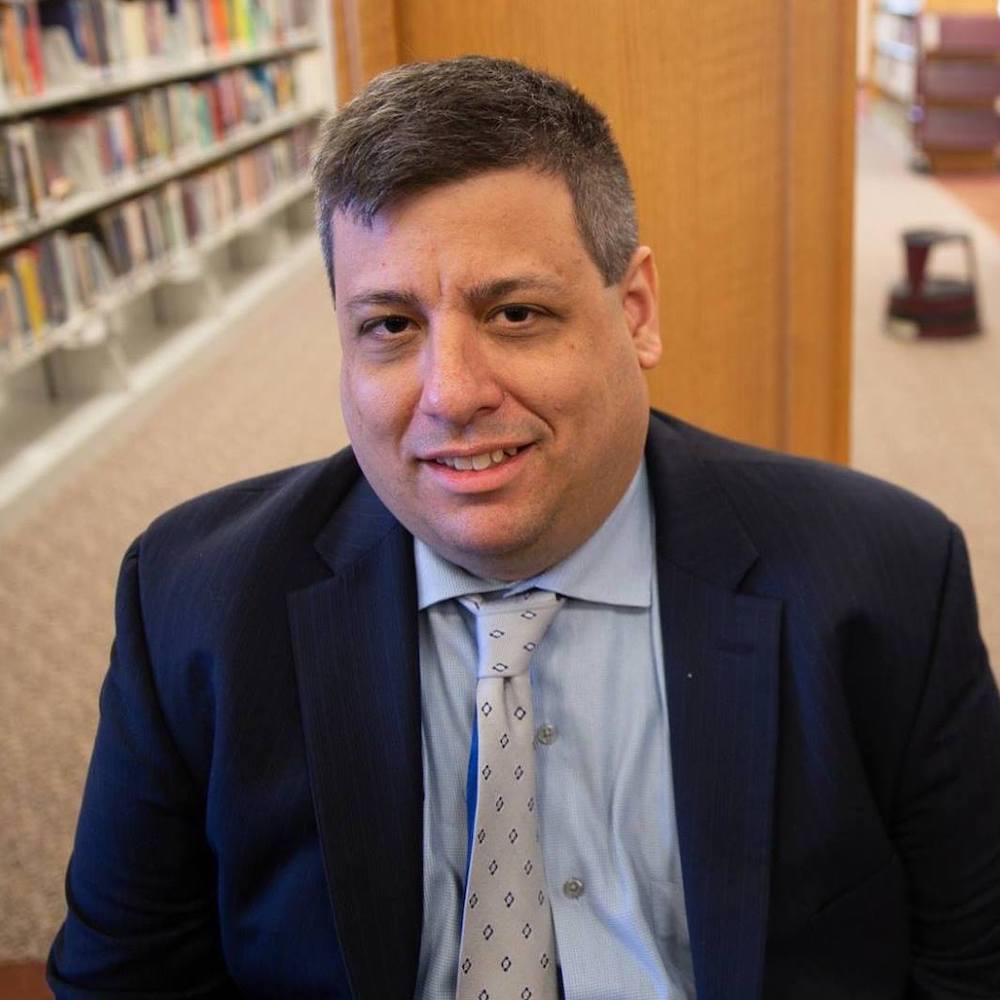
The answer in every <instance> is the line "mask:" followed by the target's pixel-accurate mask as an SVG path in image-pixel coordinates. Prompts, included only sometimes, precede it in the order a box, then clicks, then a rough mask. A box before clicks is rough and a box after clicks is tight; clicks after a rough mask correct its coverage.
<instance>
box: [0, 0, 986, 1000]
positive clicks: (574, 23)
mask: <svg viewBox="0 0 1000 1000" xmlns="http://www.w3.org/2000/svg"><path fill="white" fill-rule="evenodd" d="M466 52H480V53H486V54H494V55H503V56H511V57H515V58H519V59H522V60H524V61H526V62H528V63H530V64H532V65H536V66H539V67H542V68H545V69H548V70H549V71H551V72H554V73H556V74H558V75H561V76H563V77H565V78H567V79H569V80H570V81H571V82H573V83H574V84H575V85H576V86H577V87H579V88H580V89H581V90H583V91H584V92H585V93H586V94H587V95H588V96H590V97H591V98H592V99H594V100H595V101H596V102H597V103H598V104H599V105H600V106H601V107H602V108H603V109H604V110H605V111H606V112H607V113H608V115H609V118H610V120H611V122H612V125H613V127H614V130H615V133H616V135H617V136H618V138H619V141H620V143H621V146H622V149H623V151H624V153H625V156H626V159H627V161H628V164H629V168H630V171H631V173H632V176H633V180H634V184H635V189H636V195H637V199H638V204H639V217H640V222H641V226H642V238H643V240H644V242H647V243H649V244H651V245H652V246H653V247H654V249H655V251H656V255H657V260H658V262H659V268H660V277H661V286H662V292H663V296H662V299H663V301H662V310H663V322H664V327H665V333H666V352H665V358H664V361H663V363H662V365H661V366H660V368H659V369H658V370H657V371H656V372H654V373H652V375H651V377H650V385H651V389H652V393H653V398H654V401H655V404H656V405H657V406H659V407H661V408H664V409H667V410H670V411H672V412H674V413H676V414H678V415H680V416H682V417H684V418H686V419H688V420H692V421H694V422H696V423H700V424H702V425H704V426H706V427H709V428H711V429H713V430H716V431H718V432H721V433H724V434H728V435H730V436H733V437H736V438H740V439H742V440H746V441H749V442H753V443H756V444H761V445H765V446H768V447H772V448H778V449H782V450H787V451H791V452H795V453H798V454H802V455H808V456H812V457H815V458H820V459H824V460H828V461H835V462H841V463H845V464H849V465H851V466H854V467H856V468H858V469H861V470H863V471H865V472H869V473H872V474H874V475H877V476H881V477H883V478H887V479H890V480H892V481H894V482H897V483H899V484H900V485H902V486H904V487H906V488H908V489H911V490H913V491H915V492H917V493H919V494H921V495H923V496H925V497H926V498H927V499H929V500H930V501H931V502H932V503H935V504H937V505H938V506H940V507H941V508H942V509H943V510H944V511H945V512H946V513H947V514H948V515H949V516H950V517H952V518H953V519H954V520H955V521H957V522H958V523H959V524H960V525H961V526H962V528H963V529H964V531H965V533H966V536H967V538H968V541H969V546H970V551H971V554H972V559H973V571H974V574H975V577H976V581H977V586H978V590H979V596H980V612H981V619H982V628H983V634H984V637H985V640H986V642H987V646H988V647H989V648H990V649H991V650H992V653H993V661H994V664H995V665H996V664H998V663H1000V514H998V513H997V511H998V509H1000V508H998V504H997V501H996V497H997V496H998V495H1000V391H998V389H1000V344H998V340H1000V173H998V160H997V155H998V150H1000V124H998V123H1000V113H998V112H1000V104H998V99H1000V15H998V10H997V4H996V3H995V2H994V0H980V2H976V0H926V2H920V0H858V2H857V3H856V4H855V3H851V2H846V0H790V2H789V0H700V2H699V3H697V4H692V3H689V2H687V0H656V2H648V0H647V2H639V0H591V2H589V3H586V4H584V3H578V2H572V0H548V2H544V3H538V2H537V0H535V2H531V3H529V2H527V0H479V2H477V3H474V4H469V3H460V2H458V0H0V54H2V75H0V137H2V156H0V709H2V713H3V719H4V725H3V727H2V728H0V809H2V816H0V998H3V1000H14V998H28V997H43V996H47V995H48V993H47V991H46V989H45V987H44V985H43V977H42V971H41V970H42V962H43V961H44V956H45V954H46V951H47V949H48V945H49V943H50V941H51V938H52V936H53V934H54V933H55V931H56V929H57V927H58V924H59V922H60V921H61V919H62V916H63V913H64V901H63V897H62V880H63V874H64V871H65V866H66V862H67V859H68V856H69V851H70V847H71V843H72V835H73V829H74V826H75V820H76V812H77V808H78V806H79V799H80V793H81V790H82V783H83V779H84V776H85V773H86V767H87V761H88V758H89V753H90V748H91V744H92V741H93V736H94V730H95V725H96V720H97V696H98V691H99V687H100V683H101V679H102V677H103V674H104V671H105V669H106V666H107V658H108V650H109V646H110V643H111V640H112V636H113V617H112V613H113V597H114V584H115V577H116V573H117V566H118V562H119V560H120V558H121V555H122V553H123V552H124V550H125V548H126V547H127V545H128V544H129V542H130V541H131V540H132V538H133V537H135V535H137V534H138V533H139V532H141V531H142V530H143V528H144V527H145V525H146V524H147V523H148V522H149V521H150V519H151V518H153V517H154V516H155V515H156V514H157V513H158V512H160V511H162V510H163V509H165V508H166V507H168V506H171V505H172V504H174V503H177V502H178V501H180V500H182V499H184V498H186V497H189V496H192V495H194V494H196V493H199V492H202V491H204V490H207V489H210V488H212V487H214V486H217V485H221V484H222V483H225V482H228V481H231V480H234V479H238V478H242V477H245V476H250V475H253V474H256V473H259V472H263V471H266V470H269V469H275V468H279V467H283V466H287V465H291V464H295V463H298V462H303V461H308V460H310V459H314V458H317V457H320V456H323V455H325V454H328V453H329V452H331V451H333V450H335V449H337V448H339V447H341V446H342V445H344V444H345V443H346V434H345V432H344V428H343V425H342V423H341V418H340V413H339V405H338V390H337V366H338V347H337V338H336V328H335V321H334V315H333V310H332V306H331V303H330V300H329V294H328V291H327V288H326V284H325V278H324V275H323V271H322V264H321V260H320V254H319V248H318V244H317V242H316V238H315V236H314V234H313V232H312V229H311V218H312V216H311V213H312V208H311V203H310V192H309V181H308V176H307V168H308V160H309V151H310V147H311V144H312V142H313V139H314V136H315V129H316V124H317V121H318V120H320V119H321V118H322V116H323V115H325V114H327V113H329V112H330V111H331V110H332V109H334V108H335V107H336V106H337V105H338V103H343V102H344V101H345V100H347V99H349V98H350V96H351V95H352V94H353V93H356V92H357V90H358V89H359V88H360V87H361V86H363V85H364V83H365V82H366V81H367V80H368V79H370V78H371V77H372V76H373V75H374V74H375V73H377V72H379V71H381V70H383V69H386V68H388V67H390V66H392V65H396V64H397V63H400V62H408V61H412V60H415V59H433V58H441V57H446V56H452V55H458V54H462V53H466Z"/></svg>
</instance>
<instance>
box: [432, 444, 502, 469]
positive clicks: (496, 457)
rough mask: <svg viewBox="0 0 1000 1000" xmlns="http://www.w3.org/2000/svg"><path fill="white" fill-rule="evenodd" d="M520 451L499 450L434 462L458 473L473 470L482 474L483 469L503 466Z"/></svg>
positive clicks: (436, 459) (440, 459)
mask: <svg viewBox="0 0 1000 1000" xmlns="http://www.w3.org/2000/svg"><path fill="white" fill-rule="evenodd" d="M518 451H520V449H519V448H497V449H496V451H484V452H480V453H479V454H478V455H456V456H454V457H448V458H435V459H434V461H435V462H437V463H438V465H447V466H448V468H449V469H455V470H456V471H458V472H471V471H473V470H475V471H476V472H482V471H483V469H488V468H490V466H493V465H501V464H502V463H504V462H506V461H507V459H509V458H513V457H514V456H515V455H516V454H517V453H518Z"/></svg>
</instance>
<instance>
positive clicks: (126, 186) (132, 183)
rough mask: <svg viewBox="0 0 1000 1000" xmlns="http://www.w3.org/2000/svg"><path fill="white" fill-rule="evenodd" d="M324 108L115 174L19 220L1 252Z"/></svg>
mask: <svg viewBox="0 0 1000 1000" xmlns="http://www.w3.org/2000/svg"><path fill="white" fill-rule="evenodd" d="M326 110H327V109H326V107H325V106H324V105H314V106H312V107H307V108H290V109H288V110H286V111H279V112H278V113H277V114H275V115H272V116H271V117H270V118H267V119H265V120H264V121H263V122H260V123H259V124H257V125H244V126H241V127H240V128H238V129H235V130H234V131H233V132H232V134H230V135H229V136H227V137H226V138H225V139H223V140H221V141H220V142H216V143H213V144H212V145H211V146H209V147H208V148H207V149H198V150H195V151H193V152H191V153H187V154H182V155H180V156H177V157H176V158H174V159H170V160H167V161H166V162H164V163H161V164H159V165H157V166H154V167H151V168H149V169H145V170H140V171H136V172H134V173H133V174H132V176H130V177H127V178H125V179H118V178H116V179H115V181H114V182H113V183H112V184H109V185H108V186H107V187H106V188H103V189H102V190H99V191H82V192H80V193H79V194H77V195H74V196H73V197H71V198H67V199H66V200H65V201H63V202H56V203H55V204H54V205H52V206H51V207H50V208H48V210H47V211H46V212H45V214H44V216H43V217H42V218H39V219H35V220H33V221H32V222H29V223H27V224H22V225H20V226H18V227H17V229H15V230H14V231H12V232H8V233H6V234H4V235H0V253H2V252H3V251H5V250H9V249H11V248H13V247H16V246H18V245H19V244H21V243H27V242H29V241H30V240H33V239H36V238H37V237H38V236H41V235H43V234H44V233H47V232H51V231H52V230H53V229H59V228H60V227H61V226H65V225H66V223H68V222H72V221H73V220H74V219H79V218H82V217H83V216H85V215H92V214H93V213H94V212H97V211H99V210H100V209H102V208H107V207H108V206H109V205H114V204H116V203H117V202H120V201H126V200H127V199H129V198H133V197H135V196H136V195H139V194H142V193H143V192H145V191H149V190H151V189H152V188H155V187H159V186H160V185H161V184H165V183H166V182H167V181H170V180H173V179H174V178H176V177H182V176H184V175H185V174H190V173H193V172H194V171H196V170H199V169H201V168H202V167H207V166H210V165H211V164H213V163H216V162H220V161H222V160H225V159H228V158H229V157H231V156H233V155H234V154H236V153H240V152H242V151H243V150H245V149H249V148H250V147H251V146H255V145H257V144H258V143H260V142H263V141H265V140H267V139H270V138H272V137H274V136H276V135H280V134H281V133H282V132H287V131H289V130H290V129H292V128H294V127H295V126H296V125H299V124H302V123H303V122H307V121H310V120H312V119H315V118H318V117H319V116H321V115H322V114H324V113H325V112H326Z"/></svg>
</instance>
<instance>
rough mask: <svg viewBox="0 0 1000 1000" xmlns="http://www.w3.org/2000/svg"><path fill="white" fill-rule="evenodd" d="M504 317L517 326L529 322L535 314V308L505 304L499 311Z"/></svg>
mask: <svg viewBox="0 0 1000 1000" xmlns="http://www.w3.org/2000/svg"><path fill="white" fill-rule="evenodd" d="M498 315H500V316H502V317H503V319H504V320H505V321H506V322H508V323H512V324H514V325H515V326H516V325H519V324H521V323H527V322H528V320H530V319H531V318H532V317H533V316H534V315H535V310H534V309H532V308H531V307H530V306H504V307H503V308H502V309H501V310H500V311H499V313H498Z"/></svg>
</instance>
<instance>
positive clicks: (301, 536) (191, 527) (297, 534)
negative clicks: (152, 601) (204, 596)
mask: <svg viewBox="0 0 1000 1000" xmlns="http://www.w3.org/2000/svg"><path fill="white" fill-rule="evenodd" d="M359 477H360V470H359V468H358V465H357V462H356V461H355V458H354V455H353V452H352V451H351V450H350V449H349V448H348V449H344V450H343V451H340V452H338V453H337V454H335V455H333V456H332V457H329V458H326V459H322V460H320V461H316V462H310V463H308V464H306V465H300V466H295V467H293V468H289V469H283V470H280V471H277V472H270V473H267V474H265V475H261V476H256V477H254V478H252V479H246V480H242V481H240V482H236V483H231V484H229V485H227V486H223V487H220V488H219V489H215V490H212V491H211V492H209V493H205V494H202V495H201V496H197V497H194V498H193V499H191V500H187V501H185V502H184V503H181V504H179V505H178V506H176V507H173V508H171V509H170V510H168V511H166V512H165V513H163V514H161V515H160V516H159V517H157V518H156V519H155V520H154V521H153V522H152V523H151V524H150V525H149V527H148V528H147V529H146V531H145V532H144V533H143V534H142V535H141V536H140V538H139V539H138V540H137V543H136V545H135V546H134V547H133V548H134V551H135V552H136V554H137V555H138V558H139V559H140V563H141V565H142V566H143V568H144V574H143V576H144V578H145V579H151V578H153V577H154V576H155V579H156V580H157V581H158V585H160V586H169V585H170V583H171V581H174V582H177V583H178V584H179V585H184V586H187V585H189V583H185V581H188V582H189V581H193V580H199V581H202V582H204V583H207V584H209V585H210V584H211V581H212V580H213V579H214V580H219V579H220V578H223V577H224V578H227V579H228V580H229V581H230V582H231V581H232V580H233V578H234V576H236V577H239V576H240V575H243V574H246V573H250V572H262V571H264V570H265V569H267V571H269V572H274V571H275V569H276V568H278V567H279V566H282V565H287V566H288V567H293V566H295V565H299V566H301V565H302V562H303V553H306V552H309V553H312V547H313V542H314V539H315V538H316V535H317V534H318V533H319V532H320V530H321V529H322V527H323V525H324V524H325V523H326V522H327V521H329V519H330V518H331V517H332V516H333V514H334V512H335V511H336V510H337V508H338V506H339V505H340V504H341V503H342V501H343V499H344V497H345V495H346V494H347V493H348V492H349V491H350V489H351V487H352V486H353V485H354V484H355V483H356V482H357V481H358V479H359ZM313 556H315V554H314V553H313ZM154 571H155V572H154Z"/></svg>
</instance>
